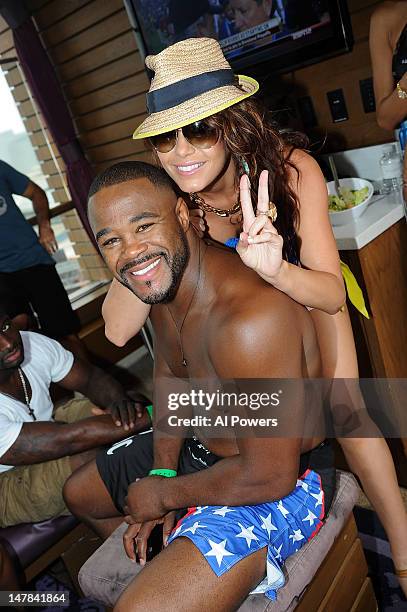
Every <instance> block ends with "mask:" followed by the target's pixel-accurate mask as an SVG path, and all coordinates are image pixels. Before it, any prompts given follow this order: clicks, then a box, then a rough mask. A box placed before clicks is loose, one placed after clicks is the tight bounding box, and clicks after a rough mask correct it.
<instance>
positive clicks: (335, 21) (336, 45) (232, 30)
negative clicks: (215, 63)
mask: <svg viewBox="0 0 407 612" xmlns="http://www.w3.org/2000/svg"><path fill="white" fill-rule="evenodd" d="M125 4H126V6H127V10H128V11H129V12H130V14H131V16H132V18H135V22H136V27H137V28H138V29H139V32H140V35H141V44H142V46H143V47H144V49H142V52H144V53H145V54H146V55H148V54H155V53H159V52H160V51H162V49H164V48H165V47H168V46H169V45H171V44H173V43H175V42H177V41H179V40H182V39H184V38H193V37H201V36H208V37H211V38H216V39H218V40H219V42H220V44H221V46H222V48H223V51H224V53H225V55H226V57H227V59H228V60H229V61H230V63H231V64H232V66H233V68H234V69H237V70H240V69H242V68H248V67H249V68H251V69H252V70H250V72H251V73H253V72H254V73H261V72H262V71H263V72H267V73H275V72H284V71H285V72H287V71H289V70H293V69H294V68H298V67H300V66H304V65H306V64H310V63H313V62H316V61H319V60H321V59H325V58H327V57H329V56H332V55H335V54H338V53H342V52H345V51H350V50H351V48H352V43H353V39H352V30H351V25H350V19H349V13H348V9H347V3H346V0H125Z"/></svg>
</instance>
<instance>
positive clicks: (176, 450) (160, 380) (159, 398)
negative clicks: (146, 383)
mask: <svg viewBox="0 0 407 612" xmlns="http://www.w3.org/2000/svg"><path fill="white" fill-rule="evenodd" d="M176 380H177V379H176V377H175V376H174V374H173V373H172V372H171V370H170V368H169V366H168V364H167V362H166V360H165V359H164V357H163V355H162V354H161V351H160V350H159V348H158V347H157V346H155V347H154V412H153V426H154V434H153V439H154V463H153V469H159V468H161V469H167V470H177V469H178V461H179V455H180V452H181V448H182V444H183V442H184V439H185V436H184V435H183V431H182V430H181V428H177V430H176V431H177V435H176V436H170V435H168V434H166V433H162V432H160V422H161V423H166V422H167V420H168V416H169V415H170V414H172V413H171V412H170V411H169V409H168V402H166V398H167V395H168V393H166V390H167V389H168V385H169V384H170V382H171V381H176ZM161 392H163V393H162V395H161Z"/></svg>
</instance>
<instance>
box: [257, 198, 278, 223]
mask: <svg viewBox="0 0 407 612" xmlns="http://www.w3.org/2000/svg"><path fill="white" fill-rule="evenodd" d="M259 215H266V216H267V217H269V218H270V220H271V222H272V223H274V222H275V220H276V219H277V206H276V205H275V204H274V203H273V202H269V208H268V210H258V211H257V212H256V217H258V216H259Z"/></svg>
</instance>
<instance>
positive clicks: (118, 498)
mask: <svg viewBox="0 0 407 612" xmlns="http://www.w3.org/2000/svg"><path fill="white" fill-rule="evenodd" d="M220 459H221V457H218V456H217V455H214V454H213V453H211V452H210V451H209V450H208V449H207V448H205V446H204V445H203V444H201V443H200V442H199V440H198V439H197V438H188V439H187V440H185V442H184V444H183V447H182V450H181V454H180V460H179V465H178V474H180V475H181V474H193V473H194V472H199V471H200V470H204V469H205V468H207V467H210V466H211V465H214V464H215V463H216V462H217V461H219V460H220ZM96 465H97V468H98V470H99V474H100V477H101V479H102V480H103V482H104V484H105V486H106V488H107V490H108V491H109V493H110V497H111V498H112V500H113V503H114V504H115V506H116V508H117V509H118V511H119V512H120V513H121V514H123V513H124V512H123V506H124V499H125V497H126V495H127V489H128V488H129V485H130V484H131V483H132V482H135V481H136V480H139V479H140V478H145V477H146V476H147V475H148V473H149V471H150V470H151V469H152V467H153V432H152V431H148V432H145V433H142V434H136V435H135V436H131V437H129V438H126V439H125V440H121V441H120V442H116V444H113V446H111V447H110V448H107V449H103V450H101V451H99V452H98V454H97V455H96ZM307 469H313V470H314V471H315V472H318V474H320V476H321V481H322V488H323V490H324V502H325V515H327V513H328V511H329V508H330V507H331V504H332V499H333V496H334V493H335V477H336V476H335V468H334V467H333V451H332V448H331V444H330V443H329V441H325V442H323V443H322V444H320V445H319V446H317V447H316V448H314V449H313V450H312V451H310V452H308V453H304V454H303V455H301V462H300V469H299V473H298V475H299V476H301V475H302V474H303V473H304V472H305V471H306V470H307ZM181 515H182V514H181Z"/></svg>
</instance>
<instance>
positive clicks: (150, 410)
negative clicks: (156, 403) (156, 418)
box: [146, 404, 153, 422]
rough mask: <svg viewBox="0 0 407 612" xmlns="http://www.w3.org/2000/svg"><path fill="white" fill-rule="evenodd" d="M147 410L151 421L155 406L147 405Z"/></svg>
mask: <svg viewBox="0 0 407 612" xmlns="http://www.w3.org/2000/svg"><path fill="white" fill-rule="evenodd" d="M146 410H147V412H148V416H149V417H150V420H151V422H153V407H152V405H151V404H150V405H149V406H146Z"/></svg>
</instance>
